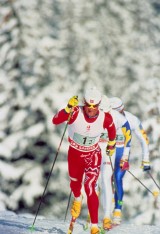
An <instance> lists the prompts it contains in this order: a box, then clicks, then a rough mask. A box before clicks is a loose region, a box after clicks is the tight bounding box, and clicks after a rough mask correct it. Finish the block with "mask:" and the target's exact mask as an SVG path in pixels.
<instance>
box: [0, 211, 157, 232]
mask: <svg viewBox="0 0 160 234" xmlns="http://www.w3.org/2000/svg"><path fill="white" fill-rule="evenodd" d="M33 221H34V216H33V215H30V214H24V215H22V214H21V215H17V214H15V213H13V212H9V211H4V212H0V234H34V233H35V234H66V233H67V230H68V227H69V222H70V220H69V219H67V220H66V222H64V221H63V220H58V219H46V218H44V217H41V216H38V217H37V219H36V222H35V224H34V228H35V230H30V227H32V224H33ZM84 224H85V222H84V221H83V220H80V219H78V220H77V222H76V223H75V226H74V231H73V234H89V233H90V230H89V229H88V230H87V231H84V230H83V225H84ZM106 233H109V234H142V233H144V234H159V233H160V226H153V225H152V226H150V225H141V226H138V225H134V224H123V223H122V224H121V225H119V226H117V227H114V228H113V229H112V230H110V231H109V232H106Z"/></svg>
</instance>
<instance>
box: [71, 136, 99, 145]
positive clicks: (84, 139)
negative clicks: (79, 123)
mask: <svg viewBox="0 0 160 234" xmlns="http://www.w3.org/2000/svg"><path fill="white" fill-rule="evenodd" d="M73 140H74V141H75V142H76V143H78V144H79V145H84V146H90V145H94V144H95V140H96V137H88V136H83V135H80V134H78V133H74V135H73Z"/></svg>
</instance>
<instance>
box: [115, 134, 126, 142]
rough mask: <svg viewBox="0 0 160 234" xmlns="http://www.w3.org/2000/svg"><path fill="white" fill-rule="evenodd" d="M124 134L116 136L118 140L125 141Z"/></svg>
mask: <svg viewBox="0 0 160 234" xmlns="http://www.w3.org/2000/svg"><path fill="white" fill-rule="evenodd" d="M124 140H125V139H124V136H123V135H117V136H116V142H124Z"/></svg>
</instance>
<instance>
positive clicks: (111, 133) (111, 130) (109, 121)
mask: <svg viewBox="0 0 160 234" xmlns="http://www.w3.org/2000/svg"><path fill="white" fill-rule="evenodd" d="M103 126H104V129H107V131H108V138H109V141H108V144H107V147H106V153H107V155H108V156H112V155H113V154H114V151H115V146H116V140H115V139H116V128H115V124H114V122H113V118H112V116H111V115H110V114H109V113H105V120H104V125H103Z"/></svg>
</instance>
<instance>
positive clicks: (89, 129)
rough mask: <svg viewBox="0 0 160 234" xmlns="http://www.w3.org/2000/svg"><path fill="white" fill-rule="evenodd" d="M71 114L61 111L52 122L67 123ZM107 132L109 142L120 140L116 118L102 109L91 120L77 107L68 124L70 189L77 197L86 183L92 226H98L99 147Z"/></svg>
mask: <svg viewBox="0 0 160 234" xmlns="http://www.w3.org/2000/svg"><path fill="white" fill-rule="evenodd" d="M68 118H69V114H68V113H66V111H65V110H64V109H62V110H60V111H59V112H58V113H57V114H56V115H55V116H54V117H53V119H52V122H53V124H56V125H57V124H61V123H63V122H64V121H67V120H68ZM104 129H107V131H108V137H109V140H111V141H112V140H114V139H115V137H116V130H115V125H114V123H113V119H112V116H111V115H110V114H109V113H104V112H102V111H100V110H98V114H97V115H96V116H95V117H94V118H93V117H92V118H89V117H88V116H87V115H86V114H85V112H84V108H83V107H80V106H78V107H75V108H74V111H73V113H72V116H71V118H70V120H69V123H68V140H69V143H70V146H69V149H68V172H69V177H70V187H71V190H72V192H73V194H74V196H75V197H79V196H80V195H81V188H82V180H83V175H85V178H84V188H85V192H86V195H87V205H88V210H89V213H90V217H91V222H92V223H98V207H99V199H98V197H97V194H96V192H95V184H96V182H97V179H98V176H99V172H100V165H101V149H100V147H99V145H98V142H99V138H100V136H101V133H102V132H103V131H104Z"/></svg>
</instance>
